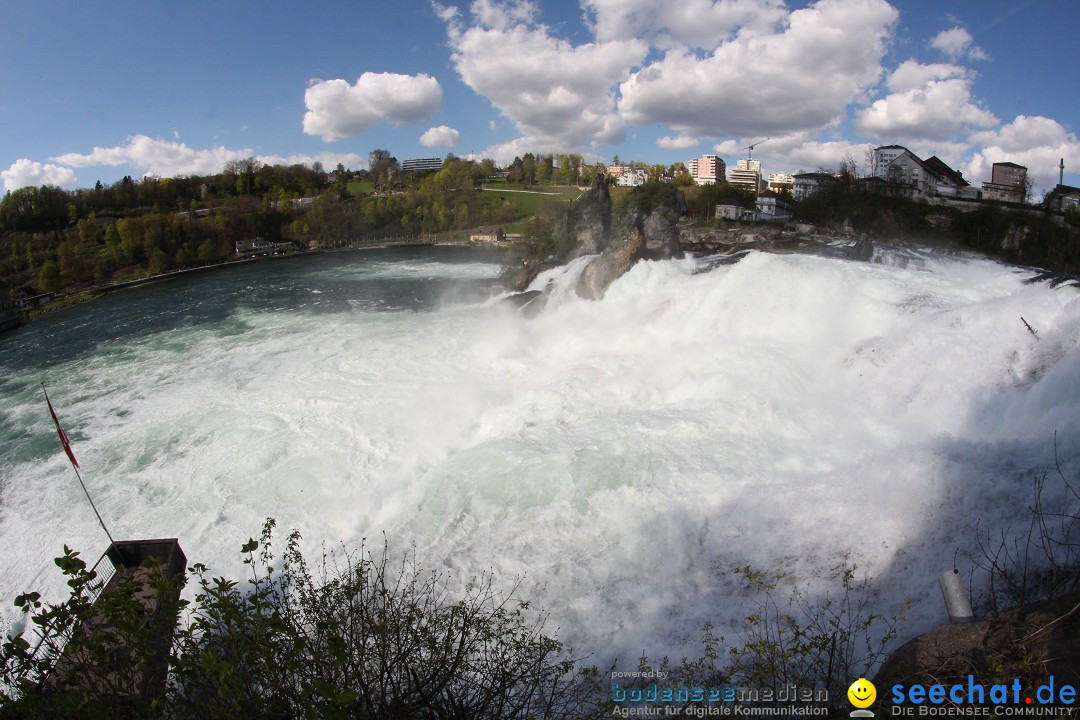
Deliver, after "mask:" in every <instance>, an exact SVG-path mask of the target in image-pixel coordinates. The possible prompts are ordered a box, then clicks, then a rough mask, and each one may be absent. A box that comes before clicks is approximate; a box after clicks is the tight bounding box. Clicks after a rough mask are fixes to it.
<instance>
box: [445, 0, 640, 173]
mask: <svg viewBox="0 0 1080 720" xmlns="http://www.w3.org/2000/svg"><path fill="white" fill-rule="evenodd" d="M436 11H437V13H438V14H439V15H440V17H443V18H444V19H445V18H449V21H448V25H447V35H448V38H449V41H450V47H451V49H452V62H453V64H454V68H455V69H456V70H457V72H458V74H459V76H460V77H461V79H462V81H463V82H464V83H465V84H466V85H468V86H469V87H470V88H472V89H473V90H474V91H476V92H477V93H479V94H480V95H483V96H484V97H485V98H487V99H488V101H490V102H491V104H492V105H494V106H495V107H496V108H497V109H498V110H499V111H500V112H501V113H502V114H503V116H504V117H506V118H508V119H509V120H510V121H511V122H512V123H513V124H514V126H515V127H516V128H517V130H518V132H520V133H521V135H522V137H521V138H520V139H519V140H514V141H511V142H510V143H504V144H503V145H501V146H498V147H497V148H492V149H491V151H492V152H495V153H497V154H498V155H499V156H501V157H505V155H506V153H508V152H511V151H512V148H521V147H527V148H529V150H532V151H534V152H566V151H568V150H572V149H580V148H582V147H589V146H592V145H593V144H595V143H608V142H619V141H620V140H622V138H623V137H624V136H625V125H624V123H623V121H622V120H621V118H619V117H618V116H617V115H616V114H615V93H614V90H613V88H614V86H615V85H616V84H617V83H619V82H620V81H621V80H623V79H625V78H626V77H627V75H628V73H629V71H630V69H631V67H633V66H634V65H635V64H637V63H639V62H641V60H642V59H644V57H645V54H646V53H647V52H648V46H647V45H646V43H644V42H642V41H640V40H636V39H627V40H613V41H610V42H591V43H583V44H580V45H574V44H572V43H570V42H567V41H566V40H562V39H559V38H556V37H554V36H553V35H552V34H551V32H550V30H549V28H548V27H547V26H545V25H543V24H537V23H536V17H537V16H538V12H537V6H536V5H535V4H534V3H531V2H524V1H522V0H518V1H517V2H502V3H500V2H497V1H496V0H476V1H475V2H473V4H472V6H471V7H470V12H469V15H470V19H471V22H469V23H466V22H465V21H464V19H463V17H462V16H461V15H460V14H455V13H450V12H447V11H446V10H445V9H442V8H440V7H439V6H438V5H436ZM496 49H497V51H496ZM510 157H511V158H512V157H513V156H512V155H511V156H510Z"/></svg>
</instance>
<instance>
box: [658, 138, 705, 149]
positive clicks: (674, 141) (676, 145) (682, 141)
mask: <svg viewBox="0 0 1080 720" xmlns="http://www.w3.org/2000/svg"><path fill="white" fill-rule="evenodd" d="M656 144H657V145H659V146H660V147H662V148H664V149H665V150H685V149H687V148H692V147H697V146H698V144H699V142H698V139H697V138H694V137H690V136H689V135H679V136H678V137H671V136H668V135H665V136H664V137H662V138H660V139H659V140H657V141H656Z"/></svg>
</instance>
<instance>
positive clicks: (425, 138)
mask: <svg viewBox="0 0 1080 720" xmlns="http://www.w3.org/2000/svg"><path fill="white" fill-rule="evenodd" d="M460 142H461V133H459V132H458V131H457V130H455V129H454V128H452V127H447V126H446V125H440V126H438V127H433V128H429V129H428V130H427V132H425V133H424V134H423V135H421V136H420V144H421V145H423V146H424V147H457V145H458V144H459V143H460Z"/></svg>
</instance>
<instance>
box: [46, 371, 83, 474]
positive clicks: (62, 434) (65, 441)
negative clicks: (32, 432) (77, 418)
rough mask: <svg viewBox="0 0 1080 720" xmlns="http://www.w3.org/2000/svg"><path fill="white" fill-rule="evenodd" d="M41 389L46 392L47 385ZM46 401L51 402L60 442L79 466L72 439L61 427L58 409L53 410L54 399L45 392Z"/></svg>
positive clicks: (50, 406) (50, 411) (75, 464)
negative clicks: (57, 413)
mask: <svg viewBox="0 0 1080 720" xmlns="http://www.w3.org/2000/svg"><path fill="white" fill-rule="evenodd" d="M41 391H42V392H45V385H44V384H42V386H41ZM45 402H47V403H48V404H49V414H50V415H52V419H53V422H54V423H56V434H57V435H59V436H60V444H61V445H63V446H64V452H66V453H67V456H68V460H70V461H71V464H72V465H74V466H75V467H79V461H78V460H76V459H75V453H73V452H71V441H69V440H68V436H67V433H66V432H64V428H62V427H60V420H59V419H58V418H57V417H56V411H55V410H53V406H52V400H50V399H49V393H47V392H45Z"/></svg>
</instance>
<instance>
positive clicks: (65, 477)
mask: <svg viewBox="0 0 1080 720" xmlns="http://www.w3.org/2000/svg"><path fill="white" fill-rule="evenodd" d="M905 257H906V256H905ZM878 259H879V260H880V257H879V258H878ZM913 260H917V262H915V261H913ZM583 262H584V261H583ZM436 264H437V263H436ZM373 265H374V266H373V267H360V266H357V265H355V264H352V263H350V262H347V261H346V260H342V262H341V265H340V266H337V267H334V268H325V267H323V268H321V269H318V270H313V271H312V272H310V273H308V275H307V276H305V277H304V282H305V283H306V285H305V287H306V288H307V289H308V290H309V291H310V294H311V295H312V296H316V293H315V292H314V291H319V294H318V297H319V298H325V297H326V295H327V294H330V289H331V288H333V287H335V283H338V282H339V281H341V280H342V278H348V277H350V276H354V275H355V274H358V273H359V274H365V273H366V274H369V275H378V276H379V277H406V276H407V277H411V278H412V279H414V280H423V279H424V278H428V277H433V278H434V277H441V278H446V277H451V276H455V273H459V272H460V274H461V275H463V276H464V277H466V278H472V279H476V278H482V277H485V276H487V277H490V276H492V275H494V273H495V272H496V270H497V268H496V267H495V266H492V265H490V264H484V263H479V264H477V266H475V267H472V266H465V267H462V266H461V265H460V264H458V265H450V264H448V265H446V266H443V267H438V268H433V267H430V264H429V266H427V267H420V268H412V267H408V266H400V267H398V268H395V267H393V266H382V265H379V264H378V263H374V264H373ZM580 265H581V263H578V264H577V265H572V266H570V267H568V268H564V269H560V270H558V271H552V272H550V273H548V274H546V275H545V276H543V277H542V278H540V279H538V281H537V283H538V285H537V289H539V288H542V287H544V286H546V285H547V284H548V283H552V289H553V291H554V292H552V299H551V301H550V302H549V303H548V305H547V307H546V308H545V310H544V311H543V312H541V313H539V314H538V315H536V316H535V317H531V318H530V317H526V316H524V315H523V314H521V313H519V312H516V311H515V310H514V309H512V308H510V307H509V306H507V305H505V304H502V303H468V304H461V303H455V304H448V305H445V306H443V307H441V308H439V309H438V310H436V311H432V312H415V311H396V312H386V311H383V310H381V309H380V308H379V307H377V304H375V305H373V304H370V303H362V304H360V305H358V306H352V305H343V304H341V303H337V304H333V303H331V308H332V311H325V312H316V311H315V310H317V308H312V307H305V308H299V309H296V308H286V309H283V310H278V311H275V312H271V311H268V310H267V306H262V305H259V304H249V305H240V306H237V307H234V308H232V309H231V310H230V312H228V313H227V314H225V315H223V316H222V317H220V318H219V319H217V320H216V321H214V322H198V323H191V324H187V325H185V324H178V325H175V326H174V327H171V328H169V329H162V330H160V331H157V332H154V333H150V334H148V335H141V336H138V337H136V338H131V339H129V340H125V341H123V342H116V343H103V344H102V345H101V346H99V347H98V348H97V350H96V351H94V352H92V353H86V354H82V355H79V356H77V357H74V358H72V359H71V360H69V361H65V362H61V363H60V364H59V365H58V366H56V367H53V368H51V369H50V371H49V378H50V383H51V384H50V394H51V395H52V396H53V398H54V401H55V402H56V404H57V407H58V409H59V411H60V415H61V419H62V420H63V421H64V423H65V427H66V429H67V431H68V433H69V435H70V436H71V438H72V442H73V444H74V447H75V451H76V453H77V455H78V457H79V460H80V462H81V464H82V465H83V466H84V468H86V470H87V472H86V475H87V478H88V481H89V482H90V483H91V485H92V487H94V489H95V490H94V491H95V494H96V500H97V503H98V506H99V508H100V509H101V510H102V513H103V514H104V515H105V516H106V517H107V518H109V519H111V524H112V526H113V534H114V535H116V536H118V537H120V536H122V537H143V536H155V537H156V536H172V535H175V536H177V537H179V538H180V539H181V543H182V545H183V547H184V548H185V550H186V552H187V554H188V557H189V560H191V561H192V562H195V561H201V562H204V563H206V564H208V565H210V566H211V567H212V568H213V569H214V570H215V572H231V573H234V574H239V573H240V572H241V565H240V562H239V557H238V553H237V550H238V548H239V545H240V544H241V543H242V542H243V540H245V539H246V538H247V537H248V536H250V535H255V534H257V532H258V529H259V527H260V525H261V522H262V520H263V518H265V517H267V516H273V517H276V518H277V520H278V525H279V527H298V528H300V529H301V530H302V531H303V533H304V536H305V539H306V541H307V542H308V545H309V547H318V544H319V543H321V542H322V541H326V542H329V543H331V544H335V543H337V542H338V541H344V542H345V543H346V544H347V545H355V544H356V543H357V542H358V540H359V539H360V538H362V537H368V538H376V537H378V534H379V533H381V532H385V533H386V534H387V537H388V538H389V539H390V541H391V543H392V544H393V545H394V546H396V547H397V548H398V549H401V550H403V549H405V548H408V547H409V546H415V548H416V552H417V554H418V555H419V556H420V558H421V559H422V561H423V562H424V563H425V565H427V566H428V567H433V568H445V569H448V570H450V571H451V573H452V576H451V580H450V583H451V586H452V587H457V586H460V584H462V583H464V582H465V581H467V580H468V579H469V578H470V577H472V576H473V575H476V574H478V573H481V572H484V571H486V570H488V569H491V570H493V571H494V573H495V575H496V577H497V578H498V580H499V582H500V583H501V586H502V587H509V586H511V585H512V584H513V583H514V582H515V580H516V579H517V578H519V577H523V578H524V579H523V581H522V587H521V588H520V590H519V593H520V594H521V596H522V597H525V598H528V599H530V600H533V601H535V602H536V603H538V604H539V605H542V606H543V607H544V608H546V609H548V610H550V611H551V613H552V621H551V623H552V628H553V627H554V626H559V627H560V628H561V630H560V637H561V638H562V639H564V640H567V641H569V642H571V643H572V644H573V645H575V646H576V647H578V648H581V649H587V650H589V651H597V652H599V653H601V656H605V657H606V656H607V654H608V653H611V654H618V655H620V656H621V657H623V658H625V659H626V662H628V663H631V664H632V663H633V662H634V658H636V657H638V656H639V655H640V653H641V651H642V650H645V651H646V652H648V653H649V654H650V655H660V654H663V653H667V652H673V653H676V654H677V653H679V652H682V651H687V650H692V649H693V641H694V639H695V638H696V636H697V632H698V629H699V628H700V627H701V624H702V623H703V622H704V621H706V620H711V621H713V622H714V623H716V624H717V625H718V626H719V627H720V629H721V630H722V631H723V630H724V628H725V626H726V625H729V624H733V623H735V621H736V620H737V619H738V618H740V617H742V616H744V615H745V614H746V607H745V605H744V604H743V602H744V600H743V599H741V598H740V596H739V595H738V594H737V593H734V592H733V591H732V585H731V583H730V581H729V579H728V578H725V577H721V576H720V572H721V571H726V570H729V569H730V568H731V567H732V566H733V565H734V564H736V563H745V562H751V563H754V564H755V565H758V566H761V567H764V566H770V565H773V566H775V565H784V566H785V567H787V568H789V569H791V570H793V571H794V572H795V575H796V576H797V577H800V578H803V579H806V580H808V581H813V579H814V578H815V577H818V576H820V575H821V574H822V571H823V569H825V568H827V567H829V566H831V565H833V564H834V563H835V562H836V560H837V559H838V558H839V557H841V556H843V555H844V554H850V556H851V557H852V558H853V559H854V560H855V561H857V562H858V563H859V566H860V572H866V573H868V574H872V575H875V576H876V577H878V578H879V582H880V584H881V587H882V588H883V590H884V592H885V596H886V598H888V599H889V600H892V601H899V599H901V598H902V597H907V596H910V597H912V598H913V599H914V601H915V607H914V610H913V611H912V612H911V613H910V614H909V617H910V618H911V620H910V621H909V623H908V625H907V627H906V632H907V634H911V633H914V632H917V631H921V630H924V629H926V628H927V627H929V626H931V625H934V624H937V623H939V622H941V621H942V620H943V619H944V617H945V615H944V611H943V609H942V608H941V601H940V597H939V595H938V591H937V588H936V576H937V574H938V573H939V572H940V571H941V570H943V569H946V568H947V567H949V566H950V565H951V563H952V560H953V557H954V553H956V552H959V556H960V557H961V558H963V557H964V556H965V555H966V553H968V552H969V551H970V550H971V549H972V547H973V545H974V539H975V537H974V526H975V522H976V520H980V521H981V522H982V523H983V526H984V527H986V526H989V527H991V528H996V527H1002V526H1004V525H1007V524H1008V523H1010V522H1012V521H1014V520H1016V519H1017V517H1018V513H1022V512H1023V509H1024V508H1025V507H1026V505H1027V503H1028V501H1029V492H1030V489H1029V483H1030V478H1031V475H1032V473H1033V472H1035V471H1038V470H1041V469H1042V468H1043V467H1045V466H1046V465H1047V464H1049V463H1050V462H1051V461H1052V459H1053V436H1054V433H1055V431H1056V432H1057V438H1058V447H1057V451H1058V456H1059V457H1060V458H1061V460H1062V461H1063V462H1064V463H1065V465H1066V468H1067V469H1068V470H1070V471H1072V472H1075V471H1076V469H1078V467H1080V459H1078V458H1080V443H1078V438H1080V434H1078V432H1077V431H1078V429H1080V427H1078V426H1080V396H1078V393H1077V388H1078V387H1080V348H1078V347H1077V345H1078V338H1080V299H1078V295H1077V293H1076V291H1075V289H1071V288H1059V289H1056V290H1052V289H1050V288H1048V287H1047V286H1046V285H1043V284H1035V285H1026V284H1024V283H1023V280H1024V278H1025V277H1026V275H1025V274H1024V273H1021V272H1019V271H1017V270H1015V269H1012V268H1008V267H1005V266H1002V265H998V264H995V263H990V262H986V261H974V260H958V259H947V258H940V257H936V256H933V255H931V254H927V255H920V256H919V257H918V258H913V257H907V259H905V260H904V261H903V262H891V261H888V260H886V261H882V262H875V263H861V262H852V261H846V260H837V259H828V258H823V257H814V256H809V255H771V254H762V253H751V254H749V255H748V256H747V257H746V258H745V259H743V260H742V261H741V262H738V263H736V264H733V265H722V266H719V267H715V268H712V269H711V270H708V271H704V272H703V271H702V270H703V269H704V268H705V267H706V266H705V264H704V263H703V261H696V260H684V261H670V262H645V263H640V264H638V265H637V266H635V267H634V268H633V269H632V270H631V271H630V272H629V273H628V274H627V275H625V276H624V277H623V278H621V279H620V280H619V281H617V282H616V283H615V284H614V285H613V286H612V287H611V288H610V289H609V291H608V293H607V295H606V296H605V298H604V299H603V300H602V301H599V302H587V301H582V300H580V299H577V298H576V296H575V295H574V294H573V292H572V291H571V288H572V287H573V284H574V283H575V282H576V277H577V275H578V273H580V269H581V267H580ZM395 272H400V275H398V276H395V274H394V273H395ZM268 302H269V305H270V306H273V307H281V304H280V303H279V302H278V301H272V302H270V301H268ZM327 302H330V301H329V300H327ZM1020 316H1023V317H1025V318H1026V319H1027V320H1028V321H1029V322H1031V323H1032V325H1034V326H1035V327H1036V328H1038V331H1039V334H1038V338H1036V337H1034V336H1032V335H1031V333H1029V332H1028V331H1027V329H1026V328H1025V327H1024V326H1023V324H1022V323H1021V321H1020V319H1019V318H1020ZM24 373H25V374H26V375H27V379H26V380H25V381H24V382H21V383H20V382H7V383H0V395H2V400H3V403H4V405H5V406H6V408H5V409H3V410H2V412H3V419H4V422H5V423H12V424H13V425H12V427H17V428H19V429H18V430H17V431H14V432H11V433H8V434H5V435H4V437H5V438H10V439H11V447H8V448H3V449H2V452H3V454H2V455H0V473H2V488H0V553H2V555H3V557H4V558H5V562H4V563H3V564H2V565H0V591H2V592H3V593H4V595H7V596H13V595H14V594H15V593H17V592H20V591H23V590H26V589H30V588H39V587H46V588H47V589H51V590H52V591H53V592H56V593H59V591H60V588H59V586H58V583H57V582H56V578H55V569H54V568H53V567H52V564H51V563H50V562H49V558H51V557H53V556H54V555H55V554H57V551H58V549H59V546H60V544H61V543H63V542H67V543H69V544H71V545H74V546H76V547H80V548H83V549H85V550H86V554H87V555H88V556H91V555H92V556H94V557H96V553H98V552H100V551H101V550H103V549H104V547H103V541H102V539H101V533H100V531H99V530H97V529H96V526H95V522H96V521H95V519H94V517H93V514H92V512H91V511H90V510H89V509H88V508H87V507H86V506H85V500H83V499H82V497H81V491H80V490H79V488H78V486H77V484H76V483H75V482H74V479H73V478H72V477H71V475H70V472H69V471H68V470H67V469H66V468H65V464H64V463H65V459H64V457H63V455H62V454H61V453H59V452H57V448H56V445H55V434H54V433H53V432H52V429H51V427H50V425H49V419H48V416H47V414H43V409H42V407H41V399H40V392H39V390H38V389H37V388H36V386H34V385H33V383H34V382H36V381H37V380H38V377H37V374H36V373H35V372H34V370H33V368H26V369H25V370H24ZM817 587H818V588H820V585H818V586H817ZM725 634H728V635H729V636H730V634H731V633H730V632H727V633H725Z"/></svg>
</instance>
